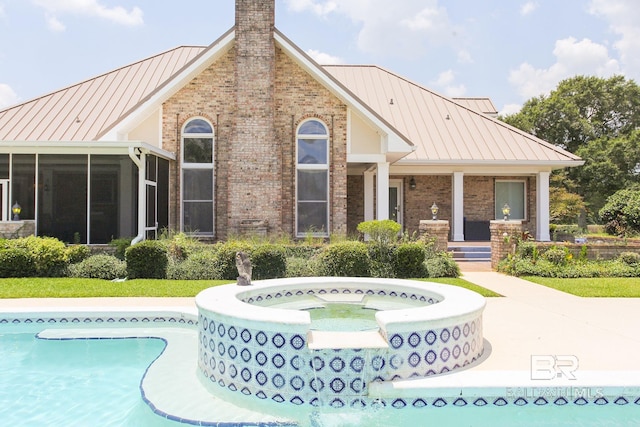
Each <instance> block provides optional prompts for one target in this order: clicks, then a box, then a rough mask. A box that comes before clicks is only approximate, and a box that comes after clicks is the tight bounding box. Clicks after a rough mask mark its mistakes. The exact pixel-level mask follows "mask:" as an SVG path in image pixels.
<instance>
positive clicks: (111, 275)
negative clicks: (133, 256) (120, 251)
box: [69, 254, 127, 280]
mask: <svg viewBox="0 0 640 427" xmlns="http://www.w3.org/2000/svg"><path fill="white" fill-rule="evenodd" d="M69 276H70V277H83V278H87V279H104V280H114V279H123V278H125V277H127V265H126V263H125V262H124V261H122V260H120V259H118V258H117V257H115V256H114V255H107V254H97V255H92V256H90V257H88V258H87V259H85V260H83V261H81V262H79V263H77V264H72V265H70V266H69Z"/></svg>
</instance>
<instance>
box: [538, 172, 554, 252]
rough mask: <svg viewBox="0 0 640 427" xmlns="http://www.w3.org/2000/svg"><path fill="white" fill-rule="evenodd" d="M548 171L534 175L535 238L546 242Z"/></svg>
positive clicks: (547, 233) (547, 239)
mask: <svg viewBox="0 0 640 427" xmlns="http://www.w3.org/2000/svg"><path fill="white" fill-rule="evenodd" d="M549 175H550V173H549V172H538V175H537V177H536V240H537V241H539V242H548V241H550V240H551V237H550V236H549Z"/></svg>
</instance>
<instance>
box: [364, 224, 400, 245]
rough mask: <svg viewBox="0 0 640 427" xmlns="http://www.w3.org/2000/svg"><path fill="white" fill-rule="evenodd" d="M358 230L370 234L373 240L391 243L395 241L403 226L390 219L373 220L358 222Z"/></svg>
mask: <svg viewBox="0 0 640 427" xmlns="http://www.w3.org/2000/svg"><path fill="white" fill-rule="evenodd" d="M357 229H358V231H359V232H361V233H363V234H366V235H368V236H369V239H371V240H372V241H373V242H376V243H380V244H389V243H392V242H395V241H396V240H397V238H398V233H400V230H401V229H402V226H401V225H400V224H398V223H397V222H395V221H392V220H390V219H383V220H377V219H374V220H371V221H365V222H361V223H360V224H358V227H357Z"/></svg>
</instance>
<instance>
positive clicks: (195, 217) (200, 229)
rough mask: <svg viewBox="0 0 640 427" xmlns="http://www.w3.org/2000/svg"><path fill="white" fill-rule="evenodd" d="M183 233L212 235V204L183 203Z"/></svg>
mask: <svg viewBox="0 0 640 427" xmlns="http://www.w3.org/2000/svg"><path fill="white" fill-rule="evenodd" d="M184 231H186V232H188V233H197V234H213V202H184Z"/></svg>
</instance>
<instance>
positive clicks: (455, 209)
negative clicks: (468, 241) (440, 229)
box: [451, 172, 464, 242]
mask: <svg viewBox="0 0 640 427" xmlns="http://www.w3.org/2000/svg"><path fill="white" fill-rule="evenodd" d="M451 211H452V212H451V214H452V216H453V218H452V219H453V227H452V233H451V236H452V238H453V241H454V242H464V173H463V172H454V173H453V201H452V203H451Z"/></svg>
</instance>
